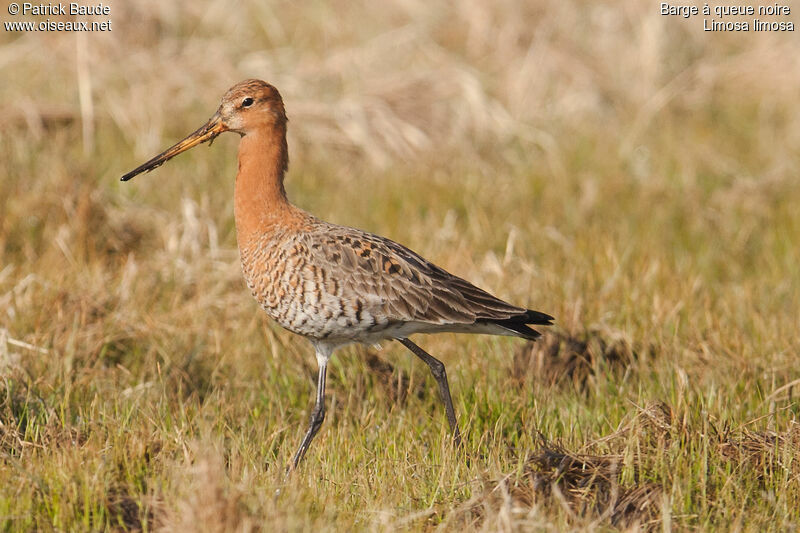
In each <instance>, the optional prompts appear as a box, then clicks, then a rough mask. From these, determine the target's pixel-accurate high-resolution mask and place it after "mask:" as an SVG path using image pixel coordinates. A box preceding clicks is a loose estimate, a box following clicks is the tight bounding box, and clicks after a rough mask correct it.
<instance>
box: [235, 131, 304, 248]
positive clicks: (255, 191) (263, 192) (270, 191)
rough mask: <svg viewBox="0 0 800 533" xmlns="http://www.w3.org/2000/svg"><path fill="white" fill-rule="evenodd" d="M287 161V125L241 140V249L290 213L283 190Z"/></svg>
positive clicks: (237, 212)
mask: <svg viewBox="0 0 800 533" xmlns="http://www.w3.org/2000/svg"><path fill="white" fill-rule="evenodd" d="M288 161H289V157H288V148H287V145H286V126H285V125H284V126H275V127H273V128H271V129H270V130H269V131H264V130H257V131H253V132H250V133H248V134H247V135H245V136H243V137H242V140H241V141H240V143H239V173H238V174H237V175H236V186H235V192H234V210H235V213H234V214H235V219H236V234H237V238H238V240H239V245H240V246H242V245H243V244H246V243H247V242H249V240H250V239H252V238H253V237H254V236H257V235H260V234H262V233H264V232H265V231H268V230H269V228H270V226H272V225H273V224H275V223H276V222H278V221H280V220H281V219H282V218H284V217H285V216H286V215H287V214H288V212H289V211H291V205H290V204H289V200H287V198H286V191H285V190H284V188H283V177H284V174H285V173H286V168H287V166H288Z"/></svg>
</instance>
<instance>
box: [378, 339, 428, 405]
mask: <svg viewBox="0 0 800 533" xmlns="http://www.w3.org/2000/svg"><path fill="white" fill-rule="evenodd" d="M363 357H364V361H365V362H366V364H367V367H368V368H369V370H370V371H371V372H372V373H373V374H374V375H375V376H376V381H377V383H378V385H379V386H380V387H381V389H383V390H384V392H385V393H386V395H387V396H388V397H389V399H390V400H391V401H392V402H393V403H397V404H399V405H405V404H406V401H407V400H408V397H409V395H414V396H416V397H417V398H419V399H423V398H424V397H425V395H426V390H425V383H424V382H422V381H417V382H415V383H413V384H412V383H411V378H410V377H409V376H408V374H407V373H406V372H405V371H404V370H402V369H398V368H397V367H395V366H394V365H393V364H392V363H390V362H389V361H387V360H385V359H383V358H381V357H379V356H378V355H377V354H376V353H375V352H373V351H371V350H364V354H363ZM432 386H433V385H432Z"/></svg>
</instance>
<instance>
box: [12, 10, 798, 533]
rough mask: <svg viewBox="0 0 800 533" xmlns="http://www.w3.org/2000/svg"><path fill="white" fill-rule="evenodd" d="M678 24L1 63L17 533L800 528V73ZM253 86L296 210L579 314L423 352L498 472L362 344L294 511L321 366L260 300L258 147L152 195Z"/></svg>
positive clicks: (158, 39)
mask: <svg viewBox="0 0 800 533" xmlns="http://www.w3.org/2000/svg"><path fill="white" fill-rule="evenodd" d="M656 7H657V6H655V7H654V6H650V5H644V4H642V3H640V2H634V1H625V2H619V3H617V4H615V5H613V6H611V5H604V4H596V3H586V2H579V1H566V2H559V3H548V2H518V1H514V0H506V1H501V2H494V3H483V2H467V3H461V4H458V7H453V6H449V5H445V4H436V3H424V4H423V3H414V2H404V3H397V4H393V5H378V4H375V3H371V2H355V3H353V2H334V3H322V2H317V3H298V4H296V5H295V4H291V5H290V4H281V3H273V4H266V5H262V3H247V2H246V3H242V4H237V7H236V9H230V8H229V6H228V5H226V4H219V5H211V6H205V7H201V6H200V5H199V4H194V3H191V2H184V3H180V4H176V5H175V7H165V6H163V5H161V4H158V5H156V3H152V4H137V5H135V6H134V5H133V4H131V5H130V6H116V5H115V6H114V7H113V9H112V20H113V24H114V26H113V28H114V29H113V31H112V32H111V33H106V34H85V35H82V36H77V37H76V36H75V35H68V34H55V33H49V34H43V33H31V34H12V33H8V32H5V33H3V34H2V35H0V52H2V54H0V58H2V59H1V60H0V68H1V69H2V70H3V74H4V78H6V79H13V80H15V81H14V82H12V83H5V84H2V85H0V98H1V100H0V101H2V102H3V103H2V104H0V106H2V113H0V116H2V118H1V119H0V161H1V162H2V163H0V165H1V168H2V177H0V213H1V214H2V215H1V216H0V479H3V480H4V481H3V483H2V484H0V529H2V530H8V531H27V530H108V529H111V530H146V531H151V530H156V529H167V530H181V531H185V530H196V529H204V530H217V531H229V530H230V531H234V530H235V531H251V530H267V531H270V530H310V529H315V530H349V529H355V530H392V531H394V530H397V529H400V530H433V529H440V530H452V529H456V528H459V529H462V530H465V531H493V530H503V531H506V530H516V529H525V530H528V529H537V530H538V529H547V530H564V529H600V530H608V529H623V530H624V529H663V530H670V529H677V530H685V529H722V530H729V529H744V530H758V531H761V530H788V529H794V528H796V527H797V526H798V523H800V512H798V509H800V467H799V466H798V464H799V461H800V429H798V428H799V426H798V422H797V419H798V414H799V413H800V405H798V402H797V395H798V392H797V385H800V381H798V380H800V372H798V370H797V364H796V361H797V354H798V348H800V338H799V337H798V333H797V332H798V331H799V330H800V329H799V328H798V326H800V322H798V318H797V316H798V315H797V310H798V308H800V274H798V269H797V264H798V263H800V254H799V253H798V250H800V217H798V212H797V208H796V206H797V204H798V201H800V185H798V182H797V179H796V176H797V174H798V164H797V161H798V155H800V125H798V123H797V121H796V120H794V117H795V116H796V114H797V98H796V95H797V93H798V89H800V63H798V61H797V59H796V58H797V53H796V43H795V42H794V40H793V39H794V38H793V35H792V34H736V35H728V34H725V35H723V34H719V35H717V34H712V35H709V34H707V33H704V32H703V31H702V29H701V28H702V21H699V22H698V21H695V20H694V19H692V20H689V21H685V20H684V19H682V18H681V19H680V20H673V18H671V17H661V16H659V15H658V13H657V11H658V10H657V9H656ZM365 21H369V23H365ZM231 35H236V38H231ZM246 77H260V78H264V79H267V80H268V81H271V82H273V83H274V84H275V85H276V86H278V87H279V88H280V89H281V91H282V93H283V96H284V99H285V100H286V105H287V110H288V113H289V116H290V121H291V122H290V151H291V159H292V164H291V168H290V173H289V176H288V179H287V188H288V191H289V195H290V198H291V199H292V200H293V201H294V202H295V203H296V204H298V205H300V206H301V207H303V208H305V209H307V210H309V211H311V212H313V213H315V214H317V215H319V216H321V217H322V218H325V219H327V220H331V221H334V222H337V223H341V224H347V225H352V226H356V227H360V228H364V229H367V230H369V231H373V232H375V233H379V234H383V235H386V236H389V237H391V238H393V239H395V240H397V241H400V242H403V243H405V244H407V245H408V246H410V247H411V248H412V249H414V250H417V251H419V252H420V253H422V254H423V255H425V256H427V257H429V258H430V259H432V260H433V261H434V262H436V263H438V264H440V265H441V266H443V267H445V268H447V269H448V270H451V271H453V272H455V273H457V274H460V275H462V276H464V277H466V278H467V279H470V280H473V281H474V282H475V283H477V284H478V285H479V286H482V287H485V288H487V289H490V290H491V291H492V292H494V293H495V294H498V295H500V296H502V297H504V298H506V299H508V300H510V301H512V302H518V303H519V304H525V305H528V306H530V307H532V308H534V309H539V310H542V311H545V312H548V313H550V314H553V315H554V316H556V317H557V327H555V328H552V329H551V330H550V331H548V333H547V335H546V337H545V338H544V339H542V341H540V342H539V343H537V344H535V345H529V344H526V343H524V342H522V341H519V340H513V339H505V338H491V337H480V336H475V337H471V336H464V335H462V336H456V335H440V336H436V337H422V338H420V339H418V340H419V342H420V344H421V345H422V346H423V347H424V348H425V349H426V350H428V351H430V352H431V353H432V354H434V355H436V356H437V357H439V358H441V359H442V360H443V361H444V362H445V363H446V364H447V368H448V375H449V377H450V382H451V388H452V390H453V396H454V401H455V404H456V409H457V413H458V415H459V419H460V423H461V427H462V431H463V433H464V437H465V446H464V448H463V450H454V449H453V448H452V446H450V443H449V440H448V434H447V425H446V421H445V419H444V413H443V409H442V407H441V406H440V405H439V401H438V398H437V396H436V389H435V385H434V383H433V380H432V379H431V378H430V376H429V375H428V372H427V369H426V368H425V367H424V365H422V364H420V363H419V362H418V361H416V360H414V359H413V356H411V355H410V354H408V353H407V352H406V351H405V350H404V348H402V347H401V346H399V345H395V344H392V343H390V344H386V345H385V346H384V348H383V349H382V350H381V351H375V350H374V349H372V348H360V347H351V348H348V349H345V350H342V351H341V352H339V353H338V354H337V356H336V357H335V358H334V360H333V362H332V364H331V368H330V371H329V374H328V379H329V384H328V398H327V399H328V407H329V410H328V418H327V419H326V421H325V424H324V426H323V428H322V430H321V431H320V434H319V435H318V437H317V438H316V440H315V442H314V444H313V445H312V447H311V449H310V451H309V453H308V455H307V457H306V460H305V462H304V463H303V465H302V466H301V468H300V469H299V471H298V472H296V473H295V475H294V476H293V477H292V478H291V479H290V480H289V482H288V483H287V484H285V485H284V484H283V482H282V479H283V472H284V468H285V465H286V464H287V463H288V461H289V459H290V457H291V454H292V453H293V452H294V449H295V446H296V445H297V443H298V442H299V440H300V438H301V435H302V432H303V430H304V427H305V424H306V421H307V416H308V414H309V410H310V407H311V404H312V391H313V386H314V385H313V384H314V379H315V372H316V368H315V361H314V358H313V356H312V352H311V349H310V346H309V345H308V344H307V342H306V341H304V340H303V339H299V338H296V337H294V336H293V335H291V334H290V333H288V332H285V331H283V330H281V329H280V328H278V327H277V326H275V324H273V323H271V322H270V321H269V320H268V319H267V318H266V317H265V316H264V315H263V313H261V312H260V311H259V310H258V308H257V306H256V304H255V302H254V301H252V299H251V298H250V296H249V295H248V294H247V289H246V288H245V287H244V284H243V283H242V281H241V275H240V272H239V266H238V253H237V251H236V243H235V233H234V223H233V209H232V181H233V176H234V173H235V169H236V162H235V156H236V150H235V146H236V139H235V138H234V137H233V136H231V137H230V138H227V137H226V136H223V137H221V138H220V139H218V140H217V141H216V142H215V143H214V146H213V147H212V148H210V149H209V148H205V147H202V148H198V149H195V150H193V151H192V152H190V153H189V154H187V155H184V156H181V157H179V158H178V159H176V160H174V161H171V162H170V163H169V164H168V165H166V166H164V167H162V168H160V169H158V170H157V171H156V172H154V173H152V174H149V175H145V176H141V177H139V178H137V179H136V180H134V181H133V182H131V183H128V184H120V183H119V182H118V181H117V179H118V177H119V176H120V175H121V174H122V173H124V172H125V171H127V170H130V169H131V168H133V167H134V166H136V165H137V164H138V163H140V162H142V161H143V160H145V159H146V158H148V157H150V156H151V155H153V154H155V153H156V152H157V151H159V150H160V149H162V148H164V147H166V146H167V145H169V144H171V143H172V142H173V141H175V140H177V139H178V138H180V137H182V136H183V135H185V134H186V133H188V132H190V131H193V130H194V129H195V128H196V127H198V126H199V125H200V124H202V123H203V122H204V121H205V120H206V119H207V118H208V116H210V114H211V113H212V112H213V111H214V109H215V107H216V105H217V102H218V99H219V97H220V96H221V95H222V93H223V92H224V90H225V89H226V88H227V87H228V86H229V85H232V84H233V83H234V82H236V81H238V80H240V79H243V78H246ZM278 488H280V489H281V492H280V494H279V495H278V496H275V492H276V489H278Z"/></svg>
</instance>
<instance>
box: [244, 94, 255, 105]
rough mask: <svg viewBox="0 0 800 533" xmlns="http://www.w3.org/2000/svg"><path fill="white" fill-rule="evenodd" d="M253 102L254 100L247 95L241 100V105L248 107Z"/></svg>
mask: <svg viewBox="0 0 800 533" xmlns="http://www.w3.org/2000/svg"><path fill="white" fill-rule="evenodd" d="M253 102H254V100H253V99H252V98H251V97H249V96H248V97H247V98H245V99H244V100H242V107H250V106H251V105H253Z"/></svg>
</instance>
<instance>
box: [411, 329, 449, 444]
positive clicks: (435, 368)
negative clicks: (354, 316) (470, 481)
mask: <svg viewBox="0 0 800 533" xmlns="http://www.w3.org/2000/svg"><path fill="white" fill-rule="evenodd" d="M397 340H398V341H400V343H401V344H402V345H403V346H405V347H406V348H408V349H409V350H411V351H412V352H414V355H416V356H417V357H419V358H420V359H422V360H423V361H425V364H426V365H428V367H430V369H431V374H433V377H434V378H435V379H436V383H438V384H439V395H440V396H441V397H442V402H443V403H444V410H445V412H446V413H447V422H449V423H450V431H452V432H453V442H455V443H456V446H460V445H461V433H459V431H458V422H457V421H456V411H455V409H453V400H452V399H451V398H450V386H449V385H448V384H447V372H446V371H445V369H444V363H442V362H441V361H439V360H438V359H436V358H435V357H434V356H432V355H431V354H429V353H428V352H426V351H425V350H423V349H422V348H420V347H419V346H417V345H416V344H414V343H413V342H411V341H410V340H408V339H397Z"/></svg>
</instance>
